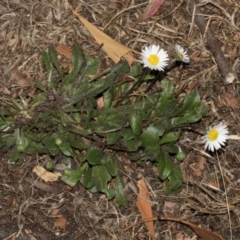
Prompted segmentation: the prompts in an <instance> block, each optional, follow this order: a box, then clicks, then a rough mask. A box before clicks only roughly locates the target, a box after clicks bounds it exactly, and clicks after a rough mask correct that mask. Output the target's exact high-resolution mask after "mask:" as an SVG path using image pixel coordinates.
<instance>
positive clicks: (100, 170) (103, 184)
mask: <svg viewBox="0 0 240 240" xmlns="http://www.w3.org/2000/svg"><path fill="white" fill-rule="evenodd" d="M92 177H93V180H94V184H95V186H96V188H97V190H98V191H100V192H103V193H105V194H106V195H107V198H108V199H112V198H113V197H114V195H115V193H114V191H111V190H110V189H108V182H109V181H110V180H111V179H112V177H111V175H110V174H109V173H108V171H107V169H106V167H105V166H100V165H98V166H94V167H93V168H92Z"/></svg>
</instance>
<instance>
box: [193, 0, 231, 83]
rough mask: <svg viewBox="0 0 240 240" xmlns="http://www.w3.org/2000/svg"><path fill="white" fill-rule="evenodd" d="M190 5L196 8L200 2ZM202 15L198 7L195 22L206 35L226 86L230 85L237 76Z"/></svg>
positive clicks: (195, 1) (196, 1) (207, 42)
mask: <svg viewBox="0 0 240 240" xmlns="http://www.w3.org/2000/svg"><path fill="white" fill-rule="evenodd" d="M189 3H190V4H191V5H192V7H194V4H195V5H197V4H198V3H199V1H198V0H194V1H189ZM201 15H202V12H201V10H200V7H198V6H196V10H195V16H194V21H195V23H196V24H197V26H198V28H199V29H200V31H201V33H202V34H205V35H206V45H207V46H208V48H209V49H210V51H211V53H212V55H213V57H214V59H215V61H216V63H217V66H218V68H219V70H220V72H221V74H222V77H223V79H224V84H230V83H232V82H233V81H234V79H235V76H234V74H233V72H232V70H231V67H230V65H229V63H228V61H227V59H226V58H225V57H224V54H223V52H222V51H221V44H220V42H219V41H218V39H217V38H216V37H215V35H214V31H213V29H212V27H211V25H210V24H209V26H208V23H207V20H206V19H205V18H204V17H203V16H201ZM206 28H207V29H206Z"/></svg>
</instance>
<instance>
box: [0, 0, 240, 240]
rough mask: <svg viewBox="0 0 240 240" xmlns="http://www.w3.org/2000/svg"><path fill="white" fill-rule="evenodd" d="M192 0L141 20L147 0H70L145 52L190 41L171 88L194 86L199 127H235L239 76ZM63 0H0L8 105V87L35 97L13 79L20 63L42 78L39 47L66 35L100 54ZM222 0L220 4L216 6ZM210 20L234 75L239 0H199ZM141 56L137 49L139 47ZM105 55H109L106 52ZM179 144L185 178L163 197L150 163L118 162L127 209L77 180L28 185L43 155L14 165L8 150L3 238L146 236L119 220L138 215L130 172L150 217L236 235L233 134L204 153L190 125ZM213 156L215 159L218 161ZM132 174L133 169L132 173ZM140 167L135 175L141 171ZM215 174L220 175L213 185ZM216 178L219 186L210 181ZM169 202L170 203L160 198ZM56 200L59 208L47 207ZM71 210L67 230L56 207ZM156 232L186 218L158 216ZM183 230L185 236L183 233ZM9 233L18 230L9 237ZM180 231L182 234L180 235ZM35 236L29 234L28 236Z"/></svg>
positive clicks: (0, 181) (169, 234)
mask: <svg viewBox="0 0 240 240" xmlns="http://www.w3.org/2000/svg"><path fill="white" fill-rule="evenodd" d="M192 2H193V1H187V0H181V1H180V2H179V1H177V0H172V1H165V3H164V5H163V6H162V7H161V9H160V10H159V11H158V12H157V14H156V15H154V17H152V18H150V19H148V20H147V21H144V22H141V23H139V24H137V25H136V26H135V27H133V26H134V24H135V22H136V21H137V20H138V19H139V18H140V17H141V16H142V14H143V13H144V11H145V9H146V6H147V2H144V3H143V2H142V1H140V0H131V1H130V0H118V1H117V0H115V1H114V0H109V1H101V0H98V1H96V0H88V1H87V0H85V1H83V0H80V1H75V0H72V1H69V3H70V4H71V5H72V6H73V7H74V8H75V9H76V11H77V12H78V13H80V14H81V15H82V16H84V17H85V18H87V19H88V20H89V21H90V22H92V23H93V24H95V25H96V26H97V27H99V28H100V29H102V30H104V31H105V32H106V33H107V34H109V35H110V36H112V37H113V38H114V39H115V40H117V41H119V42H121V43H122V44H124V45H126V46H128V47H130V48H133V49H135V50H137V51H141V49H142V47H143V46H144V45H146V44H152V43H156V44H159V45H161V46H162V47H163V48H164V49H166V50H167V51H168V52H169V54H170V55H171V56H174V46H175V44H176V43H178V44H180V45H182V46H184V47H185V48H187V49H188V52H189V54H190V56H191V64H190V65H189V66H186V67H185V68H184V69H179V68H175V69H174V70H173V71H171V72H169V74H168V75H167V78H168V79H170V80H171V81H173V82H174V84H175V86H176V91H177V92H179V93H181V94H186V93H188V92H190V91H192V90H194V89H195V90H197V91H198V92H199V93H200V95H201V96H202V99H203V102H204V103H205V104H206V105H207V106H208V113H207V116H206V118H205V119H204V120H203V121H202V122H201V123H198V124H195V125H193V126H192V128H193V129H197V130H200V132H201V131H204V130H205V129H206V128H207V127H208V126H209V125H211V124H214V123H218V122H220V121H225V122H226V123H227V124H228V126H229V129H230V132H231V133H232V134H238V133H239V132H240V128H239V122H240V115H239V114H240V111H239V107H236V106H235V105H232V104H231V101H230V102H229V95H227V96H228V97H227V99H226V92H227V93H230V94H231V97H232V98H231V100H232V99H234V100H236V101H237V102H238V101H239V85H238V81H235V82H234V83H233V84H231V85H229V86H225V85H224V83H223V80H222V76H221V73H220V71H219V66H218V64H217V62H216V59H214V57H213V55H212V52H211V49H209V48H208V47H206V41H207V31H205V32H204V33H201V32H200V30H199V28H198V27H197V25H196V24H195V23H194V16H195V14H196V8H195V7H194V6H193V5H192ZM69 3H68V1H67V0H53V1H48V0H42V1H39V2H36V1H33V0H30V1H25V0H22V1H21V0H20V1H9V0H3V1H1V2H0V53H1V58H0V88H1V95H0V99H1V104H0V107H1V108H4V107H10V106H11V104H10V102H9V97H10V96H15V95H16V94H17V95H21V96H30V97H31V96H32V95H31V94H32V93H33V92H34V91H35V88H34V86H31V87H25V88H23V87H19V86H18V85H17V84H16V82H15V80H16V77H15V75H16V74H17V73H18V72H21V73H22V74H29V75H31V76H32V77H33V79H34V82H36V81H39V80H40V81H45V80H46V70H45V69H44V68H43V64H42V62H41V51H43V50H46V49H47V48H48V47H49V46H56V45H57V44H58V43H64V44H66V45H67V46H70V47H72V46H74V45H80V46H81V47H82V48H83V50H84V52H85V53H86V54H88V55H93V56H105V54H104V53H103V52H102V51H101V49H100V47H99V46H98V45H97V44H96V43H95V41H94V39H93V38H92V37H91V36H90V34H89V32H88V31H87V30H86V29H85V28H84V27H83V26H82V25H81V24H80V22H79V21H78V20H77V19H76V18H75V17H74V16H73V15H72V14H71V12H70V11H69V8H68V4H69ZM219 3H220V4H223V5H219ZM198 5H199V6H201V11H202V16H203V17H204V18H205V19H206V20H207V29H209V26H211V29H212V30H213V31H214V32H213V33H212V34H213V35H214V36H215V37H217V39H218V40H219V41H220V43H221V51H222V52H223V54H224V57H225V58H226V61H227V62H228V64H229V66H231V67H233V70H234V74H235V77H236V78H238V77H239V76H240V64H239V59H238V57H239V52H240V50H239V49H240V31H239V26H240V11H239V7H240V2H239V0H237V1H233V2H231V1H226V2H223V1H204V2H203V3H199V4H198ZM136 57H137V56H136ZM107 64H108V65H111V64H113V63H112V62H111V61H110V60H109V59H107ZM181 145H182V147H183V149H184V150H185V152H186V153H187V159H186V160H185V161H184V163H182V164H181V166H180V167H181V168H182V170H183V172H184V177H185V184H184V186H183V190H182V192H181V193H180V194H179V195H176V196H165V195H164V194H163V190H162V184H161V182H160V181H159V179H158V178H157V176H156V173H155V172H154V169H153V167H152V166H151V165H146V166H145V168H144V169H142V168H138V167H137V166H136V165H135V164H133V163H131V162H128V161H126V163H125V165H124V167H123V170H124V173H125V177H123V181H124V182H125V191H126V196H127V200H128V202H129V206H128V207H127V208H126V209H124V208H120V207H119V206H117V204H116V203H115V202H114V201H111V202H108V201H107V200H106V199H105V197H104V196H102V195H100V194H95V195H91V194H89V193H88V192H87V191H85V190H84V189H82V187H81V186H78V187H76V188H74V189H70V190H69V189H67V188H66V186H65V185H64V184H63V183H59V184H58V185H56V186H55V187H56V188H57V189H58V193H57V194H47V193H45V192H43V191H41V190H38V189H36V188H34V187H33V186H31V187H30V188H29V186H30V184H29V183H28V182H26V181H25V180H24V177H25V176H28V177H31V178H32V179H35V176H34V175H33V174H32V173H31V169H32V167H33V166H34V165H35V164H36V161H38V162H39V164H42V165H43V163H44V161H45V160H44V159H38V158H37V159H36V158H35V157H29V158H28V159H25V162H24V163H21V164H19V165H14V166H11V165H8V164H7V157H8V154H6V155H2V160H1V162H0V209H1V213H0V225H1V226H4V227H3V228H1V229H0V239H30V237H31V236H32V237H33V236H34V237H35V239H71V238H72V239H99V240H100V239H105V240H106V239H121V240H124V239H128V240H129V239H148V233H147V230H146V229H145V226H144V225H141V226H136V227H134V228H133V229H132V230H130V231H128V232H124V228H125V227H127V226H129V225H130V224H132V223H134V222H137V221H138V220H140V219H141V217H140V215H139V213H138V212H137V209H136V206H135V198H136V194H137V187H136V186H137V185H136V180H137V179H138V178H139V177H140V176H141V175H143V176H144V177H145V178H146V179H147V181H148V184H149V185H150V186H151V192H150V194H151V197H152V199H153V212H154V215H155V216H160V215H164V216H173V217H179V218H182V219H185V220H187V221H189V222H192V223H194V224H197V225H200V226H202V227H205V228H209V229H211V230H212V231H214V232H217V233H219V234H221V235H222V236H223V238H224V239H234V240H238V239H239V236H240V229H239V223H240V221H239V207H240V198H239V193H240V181H239V177H240V170H239V165H240V160H239V153H240V147H239V143H238V142H236V141H229V142H228V146H227V147H226V148H225V149H224V150H222V151H220V153H219V154H218V155H216V154H213V155H211V156H208V155H206V154H205V153H204V152H203V149H202V145H201V144H199V141H198V136H197V135H196V134H195V133H189V132H186V133H184V135H183V138H182V140H181ZM218 162H219V163H220V164H218ZM135 173H137V174H135ZM140 173H141V174H140ZM212 183H217V187H215V189H214V188H213V187H212V185H211V184H212ZM214 186H215V185H214ZM169 202H171V203H174V204H173V205H171V207H170V205H167V204H166V203H169ZM56 208H58V209H60V212H59V214H58V215H57V216H53V215H51V210H52V209H56ZM60 215H61V216H63V217H65V218H66V219H67V227H66V229H59V228H56V227H54V220H55V218H56V217H58V216H60ZM155 229H156V239H166V240H167V239H187V236H189V238H188V239H190V237H193V238H191V239H195V238H194V233H193V232H192V231H191V230H190V229H188V228H187V227H185V226H183V225H180V224H177V223H173V222H156V223H155ZM180 232H184V234H185V236H186V238H180V237H179V233H180ZM14 237H15V238H14ZM177 237H178V238H177ZM31 239H34V238H31Z"/></svg>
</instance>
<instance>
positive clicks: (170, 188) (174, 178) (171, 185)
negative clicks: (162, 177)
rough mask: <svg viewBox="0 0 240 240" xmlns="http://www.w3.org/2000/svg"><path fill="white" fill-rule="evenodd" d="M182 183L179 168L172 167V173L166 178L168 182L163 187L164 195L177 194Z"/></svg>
mask: <svg viewBox="0 0 240 240" xmlns="http://www.w3.org/2000/svg"><path fill="white" fill-rule="evenodd" d="M182 182H183V178H182V172H181V170H180V169H179V168H177V167H174V169H173V171H172V173H171V174H170V176H169V177H168V182H167V183H165V185H164V192H165V193H166V194H170V193H178V192H179V191H180V189H181V186H182Z"/></svg>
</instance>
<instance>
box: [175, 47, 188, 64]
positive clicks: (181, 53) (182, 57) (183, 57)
mask: <svg viewBox="0 0 240 240" xmlns="http://www.w3.org/2000/svg"><path fill="white" fill-rule="evenodd" d="M175 51H176V60H177V61H182V62H184V63H189V62H190V58H189V56H188V55H187V51H185V50H184V48H183V47H181V46H180V45H178V44H176V45H175Z"/></svg>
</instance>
